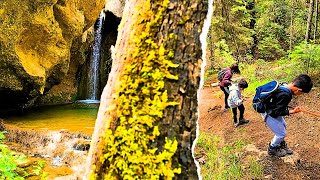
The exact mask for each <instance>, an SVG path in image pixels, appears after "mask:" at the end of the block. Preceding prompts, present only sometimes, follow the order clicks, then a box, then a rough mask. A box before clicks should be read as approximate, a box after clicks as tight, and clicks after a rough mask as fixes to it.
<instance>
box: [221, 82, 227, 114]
mask: <svg viewBox="0 0 320 180" xmlns="http://www.w3.org/2000/svg"><path fill="white" fill-rule="evenodd" d="M220 89H221V90H222V91H223V93H224V108H226V109H228V108H229V106H228V97H229V88H228V87H222V86H220Z"/></svg>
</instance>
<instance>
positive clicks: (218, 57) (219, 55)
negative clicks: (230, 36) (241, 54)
mask: <svg viewBox="0 0 320 180" xmlns="http://www.w3.org/2000/svg"><path fill="white" fill-rule="evenodd" d="M214 56H215V58H214V59H215V61H216V64H218V65H219V66H220V67H229V66H230V64H232V63H235V62H236V60H235V59H234V57H233V56H232V53H231V52H230V49H229V46H228V45H227V44H226V41H225V40H224V39H223V40H221V41H219V42H217V43H215V50H214Z"/></svg>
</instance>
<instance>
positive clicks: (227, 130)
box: [195, 82, 320, 180]
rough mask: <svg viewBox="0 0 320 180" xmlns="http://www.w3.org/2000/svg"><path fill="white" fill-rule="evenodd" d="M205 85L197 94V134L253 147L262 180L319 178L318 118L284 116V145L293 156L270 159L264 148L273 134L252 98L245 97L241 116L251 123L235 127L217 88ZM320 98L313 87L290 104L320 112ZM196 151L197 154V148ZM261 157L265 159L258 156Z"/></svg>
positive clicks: (319, 144) (318, 91) (297, 114)
mask: <svg viewBox="0 0 320 180" xmlns="http://www.w3.org/2000/svg"><path fill="white" fill-rule="evenodd" d="M206 84H207V86H204V87H203V88H202V89H201V91H200V100H199V109H200V113H199V116H200V118H199V130H200V133H206V134H208V133H209V134H214V135H217V136H219V138H221V139H222V141H223V142H224V143H232V142H234V141H236V140H238V139H245V141H246V143H248V144H251V145H253V147H254V150H251V151H252V152H256V156H257V159H258V161H259V163H260V164H261V165H262V167H263V178H262V179H288V180H293V179H294V180H296V179H320V142H319V139H320V138H319V136H320V118H319V117H315V116H312V115H310V114H306V113H303V112H300V113H296V114H293V115H290V116H287V117H285V120H286V122H287V137H286V142H287V144H288V146H289V147H290V148H291V149H292V150H293V151H294V154H293V155H291V156H288V157H286V158H276V157H271V156H268V155H267V153H266V149H267V145H268V143H269V142H270V140H271V139H272V138H273V134H272V132H271V130H269V129H268V127H267V126H266V125H265V123H264V121H263V120H262V118H261V116H260V114H259V113H257V112H255V111H254V110H253V108H252V107H251V100H252V97H250V96H249V97H246V100H245V101H244V106H245V108H246V110H245V114H244V117H245V118H246V119H248V120H250V122H249V123H248V124H244V125H241V126H239V127H237V128H235V127H234V126H233V120H232V113H231V111H224V110H223V107H224V101H223V98H224V96H223V94H222V91H221V90H220V88H219V86H217V87H211V86H208V84H210V82H206ZM319 98H320V88H314V89H313V90H312V91H311V92H310V93H309V94H304V95H302V96H298V97H294V98H293V100H292V102H291V103H290V104H291V105H292V106H295V105H300V106H302V107H304V108H305V109H308V110H309V111H313V112H318V113H319V112H320V109H319V107H320V101H319ZM238 114H239V113H238ZM238 116H239V115H238ZM195 151H196V153H197V147H196V150H195ZM249 151H250V150H249ZM261 154H264V156H262V157H261ZM204 156H205V155H204ZM258 156H260V157H258ZM200 158H201V157H200ZM198 159H199V157H198ZM206 161H207V160H206ZM200 164H201V163H200ZM201 167H203V165H202V166H201ZM205 179H207V178H205ZM244 179H248V177H245V178H244ZM250 179H252V178H250Z"/></svg>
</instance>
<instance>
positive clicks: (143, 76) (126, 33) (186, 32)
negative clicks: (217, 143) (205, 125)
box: [86, 0, 208, 179]
mask: <svg viewBox="0 0 320 180" xmlns="http://www.w3.org/2000/svg"><path fill="white" fill-rule="evenodd" d="M207 10H208V2H207V1H203V0H188V1H187V0H181V1H178V2H177V1H174V0H171V1H166V0H164V1H160V0H158V1H151V2H150V1H149V0H147V1H146V0H129V1H128V2H127V4H126V5H125V9H124V14H123V17H122V20H121V23H120V25H119V33H118V38H117V43H116V46H115V49H114V53H113V63H112V70H111V73H110V75H109V78H108V83H107V85H106V87H105V88H104V91H103V93H102V97H101V104H100V108H99V112H98V117H97V121H96V125H95V131H94V134H93V138H92V142H91V148H90V151H89V155H88V159H87V173H86V177H87V178H90V179H104V178H106V179H127V178H130V177H135V178H138V179H151V178H157V179H159V178H164V179H167V178H168V179H171V178H174V179H197V178H198V176H197V168H196V165H195V162H194V159H193V157H192V144H193V141H194V139H195V138H196V122H197V119H198V115H197V108H198V102H197V90H198V88H199V82H200V67H201V63H202V60H201V54H202V52H201V44H200V39H199V35H200V33H201V31H202V26H203V22H204V19H205V17H206V14H207Z"/></svg>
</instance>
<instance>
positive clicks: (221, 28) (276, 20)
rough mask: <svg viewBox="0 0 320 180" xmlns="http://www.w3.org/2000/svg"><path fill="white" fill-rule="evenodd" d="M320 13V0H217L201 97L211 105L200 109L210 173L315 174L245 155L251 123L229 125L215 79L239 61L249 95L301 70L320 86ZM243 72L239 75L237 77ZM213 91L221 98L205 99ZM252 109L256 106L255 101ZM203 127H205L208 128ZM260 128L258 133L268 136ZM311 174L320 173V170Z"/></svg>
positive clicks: (200, 151)
mask: <svg viewBox="0 0 320 180" xmlns="http://www.w3.org/2000/svg"><path fill="white" fill-rule="evenodd" d="M318 14H319V1H318V0H216V1H214V10H213V16H212V20H211V26H210V30H209V33H208V36H207V47H208V48H207V65H206V70H205V77H204V81H205V83H204V84H205V89H203V90H202V95H201V96H204V97H205V100H203V102H201V100H200V102H199V104H200V108H201V104H202V109H203V107H207V106H208V107H210V108H209V109H205V110H203V111H202V112H200V120H199V124H200V135H199V138H198V141H197V146H196V149H195V152H196V157H197V159H198V161H199V163H200V166H201V175H202V177H203V178H204V179H268V178H276V179H277V178H285V177H284V174H283V173H287V174H290V175H288V177H286V178H289V179H290V178H292V177H295V178H298V177H300V178H301V177H304V176H310V174H313V173H312V172H308V173H309V175H305V174H304V173H305V172H303V173H301V172H300V171H299V172H298V171H297V170H292V171H291V170H290V169H291V168H292V169H295V168H296V167H294V166H293V167H290V168H288V167H289V166H287V165H284V164H283V163H281V162H280V163H279V162H275V161H273V162H272V160H271V161H269V160H267V161H268V162H269V163H266V160H265V159H264V160H258V161H257V159H256V158H253V157H251V156H246V157H249V158H247V159H243V157H244V156H243V155H244V154H246V153H244V149H245V148H246V145H247V143H248V141H247V140H246V138H249V137H248V136H247V135H244V134H246V133H245V131H246V130H248V129H240V130H234V129H233V128H229V127H226V124H227V122H228V118H227V122H226V121H224V119H226V116H227V115H225V114H221V113H220V111H219V110H217V107H218V106H217V105H216V104H219V103H222V100H221V99H222V98H223V97H222V96H223V94H222V92H219V88H212V87H211V85H214V86H215V85H217V83H216V82H217V81H218V80H217V73H218V71H219V70H220V69H221V68H225V67H229V66H230V65H231V64H233V63H238V64H239V66H240V71H241V75H240V76H241V77H243V78H245V79H246V80H247V81H248V83H249V87H248V89H246V90H245V92H244V93H245V96H246V97H251V98H252V97H253V95H254V93H255V89H256V87H258V86H259V85H262V84H265V83H266V82H268V81H270V80H278V81H280V82H288V83H290V82H291V81H292V79H293V78H294V77H295V76H297V75H298V74H301V73H305V74H309V75H310V76H311V78H312V80H313V81H314V85H315V88H316V87H318V85H319V72H320V68H319V67H320V46H319V43H320V41H319V31H318V27H319V21H318V19H319V15H318ZM237 78H239V77H235V78H234V79H235V80H236V79H237ZM215 91H217V92H215ZM210 93H211V95H210ZM209 97H214V99H213V100H212V101H215V103H213V104H212V103H211V105H204V104H209V103H208V102H209V100H206V99H208V98H209ZM202 98H203V97H202ZM209 99H210V98H209ZM220 100H221V101H220ZM249 100H250V98H249ZM207 101H208V102H207ZM216 101H217V102H216ZM210 102H211V101H210ZM248 104H250V103H248ZM315 105H316V104H315ZM246 109H247V110H249V111H251V110H250V107H246ZM200 111H201V110H200ZM252 113H253V112H252ZM252 113H250V115H252ZM248 118H249V119H250V118H253V117H248ZM204 122H205V123H204ZM209 122H210V123H211V124H210V123H209ZM230 122H231V120H230ZM201 123H203V125H201ZM213 123H218V124H214V125H213V126H218V127H217V128H216V129H215V128H214V127H213V126H212V124H213ZM255 123H256V122H255ZM255 123H253V124H254V125H252V124H251V125H249V126H252V127H253V129H254V128H257V127H259V126H260V124H259V125H258V126H257V127H256V125H255ZM257 124H258V123H257ZM201 126H202V127H201ZM208 127H209V128H208ZM221 128H222V129H221ZM261 128H263V127H261ZM203 129H205V130H204V131H202V130H203ZM213 129H215V130H213ZM217 129H220V130H217ZM249 129H250V128H249ZM255 130H256V129H255ZM219 133H220V135H219ZM221 133H222V134H224V133H226V134H227V135H225V136H227V137H229V138H230V137H231V138H230V139H227V140H226V139H223V137H221ZM240 134H242V135H244V137H241V136H242V135H240ZM257 134H258V135H257V137H261V136H262V135H261V134H260V135H259V133H257ZM316 134H317V133H316ZM233 136H234V137H233ZM270 137H271V136H270ZM249 139H250V138H249ZM256 141H257V142H259V141H260V140H258V139H256ZM243 153H244V154H243ZM239 154H240V155H239ZM241 154H242V155H241ZM271 166H274V167H276V169H282V168H283V166H285V167H286V168H287V169H286V170H284V169H282V175H281V173H279V174H277V173H274V172H273V173H270V172H269V171H270V167H271ZM279 167H282V168H279ZM268 169H269V170H268ZM298 169H299V168H298ZM274 171H275V172H276V171H277V170H274ZM294 171H296V172H294ZM308 173H306V174H308ZM268 174H271V175H268ZM293 174H294V175H293ZM303 174H304V175H303ZM311 176H314V177H318V175H311ZM298 179H299V178H298Z"/></svg>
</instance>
